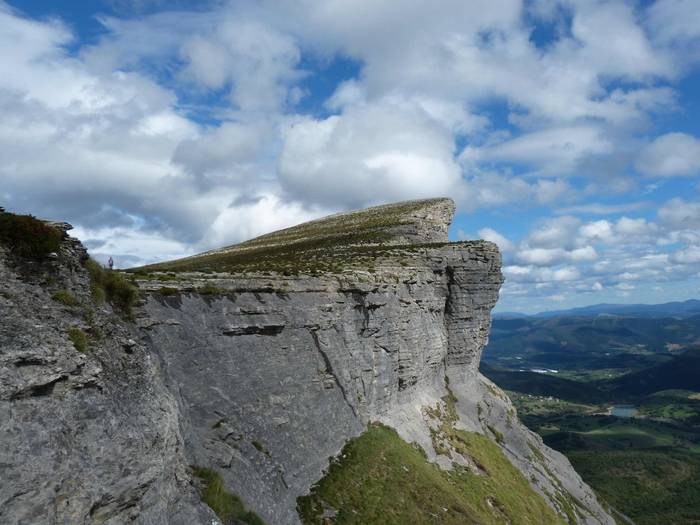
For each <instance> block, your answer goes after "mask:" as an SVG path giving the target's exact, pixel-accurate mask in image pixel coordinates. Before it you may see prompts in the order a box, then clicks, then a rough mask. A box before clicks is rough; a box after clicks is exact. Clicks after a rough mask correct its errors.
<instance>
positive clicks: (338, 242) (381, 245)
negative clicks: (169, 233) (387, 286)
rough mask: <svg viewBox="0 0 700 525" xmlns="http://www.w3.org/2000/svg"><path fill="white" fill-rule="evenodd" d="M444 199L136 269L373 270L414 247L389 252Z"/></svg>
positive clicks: (348, 216)
mask: <svg viewBox="0 0 700 525" xmlns="http://www.w3.org/2000/svg"><path fill="white" fill-rule="evenodd" d="M439 201H440V199H436V200H426V201H411V202H405V203H399V204H392V205H385V206H378V207H375V208H368V209H365V210H359V211H356V212H350V213H345V214H339V215H333V216H330V217H326V218H324V219H319V220H316V221H311V222H307V223H304V224H300V225H299V226H294V227H292V228H287V229H285V230H280V231H278V232H273V233H270V234H267V235H263V236H261V237H257V238H255V239H252V240H250V241H246V242H244V243H241V244H237V245H234V246H229V247H227V248H222V249H220V250H215V251H211V252H206V253H203V254H201V255H196V256H193V257H187V258H184V259H178V260H175V261H169V262H165V263H159V264H153V265H149V266H144V267H142V268H138V269H134V270H133V271H136V272H151V271H169V272H181V271H200V272H214V271H215V272H231V273H241V272H265V271H275V272H279V273H284V274H297V273H311V274H314V273H320V272H334V271H341V270H342V269H343V268H345V267H346V266H348V264H357V265H360V266H363V267H364V268H365V269H367V268H369V269H371V267H372V263H373V261H375V260H376V259H377V258H378V257H381V256H393V257H397V258H399V257H398V256H399V255H400V254H401V253H402V252H404V253H405V252H407V251H410V250H413V249H415V246H403V247H398V246H387V245H386V243H387V242H390V241H392V238H393V233H392V232H393V230H394V229H396V228H398V227H400V226H401V225H403V224H407V223H410V222H412V220H411V219H410V214H412V213H414V212H416V211H418V210H420V209H422V208H425V207H427V206H430V205H432V204H435V203H437V202H439Z"/></svg>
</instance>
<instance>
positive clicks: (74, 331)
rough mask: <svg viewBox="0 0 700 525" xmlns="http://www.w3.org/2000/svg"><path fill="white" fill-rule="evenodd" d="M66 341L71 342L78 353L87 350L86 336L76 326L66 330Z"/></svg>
mask: <svg viewBox="0 0 700 525" xmlns="http://www.w3.org/2000/svg"><path fill="white" fill-rule="evenodd" d="M68 339H70V340H71V342H72V343H73V346H75V349H76V350H77V351H78V352H83V353H84V352H86V351H87V349H88V336H87V334H86V333H85V332H83V331H82V330H81V329H80V328H78V327H77V326H72V327H70V328H69V329H68Z"/></svg>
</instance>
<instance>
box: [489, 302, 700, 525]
mask: <svg viewBox="0 0 700 525" xmlns="http://www.w3.org/2000/svg"><path fill="white" fill-rule="evenodd" d="M688 303H693V304H685V303H677V304H674V305H671V306H669V307H668V308H667V309H665V310H664V309H663V308H661V307H662V306H663V305H657V308H656V310H652V309H650V308H646V309H641V308H640V309H639V310H635V309H634V308H629V309H626V310H625V311H623V312H622V313H617V314H616V313H615V312H611V309H610V308H609V309H608V310H607V311H606V310H605V309H603V311H597V312H596V311H595V310H592V311H591V312H584V314H588V315H581V314H580V313H579V312H576V311H575V312H572V313H570V314H567V313H566V312H560V313H557V316H555V317H548V316H537V317H517V318H516V317H498V316H496V317H495V318H494V323H493V332H492V334H493V336H492V339H491V342H490V343H489V345H488V346H487V347H486V349H485V351H484V358H483V360H482V364H481V371H482V373H483V374H484V375H486V376H487V377H489V378H490V379H491V380H493V381H494V382H495V383H496V384H498V385H499V386H500V387H501V388H503V389H505V390H506V391H507V392H508V394H509V396H510V398H511V400H512V401H513V403H514V405H515V406H516V408H517V411H518V415H519V417H520V419H521V420H522V421H523V422H524V423H525V424H526V425H527V426H528V427H529V428H531V429H532V430H534V431H535V432H537V433H538V434H540V436H542V438H543V439H544V441H545V443H546V444H547V445H549V446H550V447H552V448H554V449H556V450H559V451H560V452H562V453H564V454H565V455H566V456H567V457H568V458H569V460H570V461H571V462H572V464H573V465H574V467H575V468H576V470H577V471H578V472H579V473H580V474H581V476H582V477H583V479H584V480H585V481H586V482H587V483H588V484H590V485H591V487H593V489H594V490H595V491H596V492H597V493H598V495H599V496H600V497H601V499H603V500H604V501H606V502H607V503H608V504H609V505H610V506H611V508H612V509H614V511H616V515H615V517H616V519H617V520H618V522H619V523H626V522H628V521H627V520H632V521H633V522H634V523H637V524H639V525H645V524H648V525H651V524H658V523H679V524H680V523H696V522H697V521H698V520H700V347H699V346H698V344H697V342H698V339H699V337H698V336H699V334H700V316H698V315H697V312H696V311H695V310H694V306H695V304H694V303H696V302H695V301H689V302H688ZM679 305H680V306H679ZM650 310H651V312H650Z"/></svg>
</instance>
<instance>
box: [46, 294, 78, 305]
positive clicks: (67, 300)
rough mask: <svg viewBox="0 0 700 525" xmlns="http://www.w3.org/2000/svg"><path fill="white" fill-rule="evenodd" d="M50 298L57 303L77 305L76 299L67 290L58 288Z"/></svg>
mask: <svg viewBox="0 0 700 525" xmlns="http://www.w3.org/2000/svg"><path fill="white" fill-rule="evenodd" d="M51 298H52V299H53V300H54V301H56V302H58V303H62V304H65V305H66V306H76V305H78V300H77V299H76V298H75V295H73V294H72V293H70V291H68V290H59V291H58V292H56V293H55V294H53V295H52V296H51Z"/></svg>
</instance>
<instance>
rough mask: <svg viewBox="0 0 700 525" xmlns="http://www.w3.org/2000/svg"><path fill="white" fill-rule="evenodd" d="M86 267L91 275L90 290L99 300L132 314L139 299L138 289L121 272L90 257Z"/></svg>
mask: <svg viewBox="0 0 700 525" xmlns="http://www.w3.org/2000/svg"><path fill="white" fill-rule="evenodd" d="M85 267H86V269H87V271H88V274H89V275H90V290H91V292H92V296H93V298H94V299H95V300H96V301H97V302H103V301H107V302H109V303H110V304H112V305H113V306H115V307H116V308H118V309H119V310H121V312H122V313H124V314H125V315H126V316H131V308H132V307H133V305H134V304H135V303H136V300H137V299H138V296H139V294H138V289H137V288H136V287H135V286H134V285H133V284H131V283H130V282H129V281H128V280H127V278H126V277H125V276H124V274H123V273H121V272H116V271H113V270H108V269H106V268H104V267H103V266H102V265H101V264H100V263H98V262H97V261H95V260H94V259H88V260H87V262H86V263H85Z"/></svg>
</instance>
